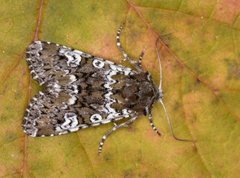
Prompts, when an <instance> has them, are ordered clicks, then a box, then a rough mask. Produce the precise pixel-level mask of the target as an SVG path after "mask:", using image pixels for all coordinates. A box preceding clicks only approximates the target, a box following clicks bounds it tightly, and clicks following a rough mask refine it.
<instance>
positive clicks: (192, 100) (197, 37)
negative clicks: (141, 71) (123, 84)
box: [0, 0, 240, 178]
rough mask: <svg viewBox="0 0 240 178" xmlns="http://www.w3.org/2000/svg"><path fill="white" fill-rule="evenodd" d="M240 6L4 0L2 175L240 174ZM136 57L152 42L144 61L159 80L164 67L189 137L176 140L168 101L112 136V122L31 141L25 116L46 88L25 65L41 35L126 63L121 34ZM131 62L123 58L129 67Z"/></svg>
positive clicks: (176, 113)
mask: <svg viewBox="0 0 240 178" xmlns="http://www.w3.org/2000/svg"><path fill="white" fill-rule="evenodd" d="M239 13H240V3H239V2H238V1H236V0H219V1H215V0H208V1H201V0H196V1H187V0H128V1H123V0H116V1H106V0H103V1H87V0H74V1H66V0H65V1H64V0H62V1H57V0H49V1H36V0H34V1H29V0H22V1H3V2H1V6H0V14H1V17H0V26H1V31H0V64H1V65H0V81H1V85H0V127H1V129H0V153H1V154H0V177H31V178H32V177H66V178H70V177H73V178H74V177H88V178H89V177H90V178H91V177H114V178H117V177H126V178H130V177H169V178H170V177H171V178H173V177H204V178H205V177H238V175H239V167H240V162H239V160H240V159H239V150H240V144H239V143H240V136H239V131H240V125H239V121H240V110H239V106H240V92H239V91H240V64H239V61H240V47H239V43H240V17H239ZM123 22H125V23H126V25H125V29H124V32H123V34H122V36H121V38H122V42H123V46H124V48H125V49H126V51H128V53H129V54H130V55H131V56H133V57H135V58H137V57H138V56H139V54H140V53H141V51H142V50H143V49H144V48H145V56H144V59H143V67H144V68H145V69H146V70H147V71H149V72H150V73H151V74H152V75H153V78H154V81H155V83H156V84H157V83H159V68H158V62H157V55H156V51H155V41H156V39H157V37H158V36H159V35H160V36H161V40H160V45H159V49H160V51H161V56H162V64H163V78H164V80H163V88H164V94H165V97H164V100H165V104H166V106H167V108H168V112H169V115H170V116H171V118H172V120H173V121H174V131H175V133H176V135H178V136H179V137H181V138H190V139H194V140H197V142H196V144H195V145H193V144H191V143H187V142H178V141H176V140H174V139H173V138H172V137H171V134H170V132H169V129H168V125H167V122H166V120H165V117H164V113H163V110H162V108H161V106H160V104H158V103H157V104H155V105H154V108H153V114H154V115H153V116H154V117H153V118H154V121H155V123H156V125H157V126H158V127H159V128H161V130H162V132H163V133H165V134H164V136H162V137H158V135H156V134H155V133H154V132H153V131H152V129H151V127H150V126H149V122H148V119H147V118H146V117H140V118H139V119H138V120H137V121H136V122H135V123H134V124H133V125H132V126H131V127H130V128H125V129H122V130H119V131H118V132H116V133H114V134H113V135H112V136H111V137H109V139H108V140H107V141H106V144H105V145H104V149H103V153H102V155H101V156H98V155H97V148H98V143H99V141H100V139H101V137H102V135H103V134H104V133H105V132H106V131H107V130H109V129H110V128H111V127H112V124H108V125H103V126H101V127H94V128H88V129H85V130H81V131H79V132H76V133H72V134H68V135H64V136H59V137H48V138H47V137H45V138H30V137H28V136H26V135H25V134H24V133H23V132H22V128H21V122H22V119H23V115H24V112H25V108H26V107H27V105H28V102H29V99H30V98H31V97H32V96H33V95H35V94H36V93H37V92H38V91H40V90H42V88H40V87H39V85H38V83H37V82H35V81H34V80H33V79H32V78H31V76H30V72H29V70H28V67H27V64H26V62H25V49H26V47H27V46H28V44H29V43H30V42H31V41H32V40H33V39H36V38H39V39H41V40H46V41H52V42H56V43H59V44H64V45H67V46H71V47H74V48H76V49H80V50H83V51H85V52H88V53H91V54H93V55H95V56H100V57H103V58H106V59H110V60H112V61H115V62H117V63H122V56H121V54H120V52H119V51H118V49H117V47H116V44H115V36H116V31H117V29H118V27H119V26H120V24H122V23H123ZM123 64H124V63H123Z"/></svg>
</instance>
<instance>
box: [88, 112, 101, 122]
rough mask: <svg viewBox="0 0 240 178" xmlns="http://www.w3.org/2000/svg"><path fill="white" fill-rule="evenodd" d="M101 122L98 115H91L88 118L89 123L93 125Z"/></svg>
mask: <svg viewBox="0 0 240 178" xmlns="http://www.w3.org/2000/svg"><path fill="white" fill-rule="evenodd" d="M101 120H102V116H101V115H100V114H93V115H92V116H91V117H90V121H91V122H93V123H95V122H99V121H101Z"/></svg>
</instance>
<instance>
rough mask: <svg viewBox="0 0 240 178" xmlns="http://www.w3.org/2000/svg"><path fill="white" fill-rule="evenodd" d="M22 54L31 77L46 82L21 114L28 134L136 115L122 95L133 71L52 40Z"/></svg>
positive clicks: (60, 131) (52, 132) (62, 130)
mask: <svg viewBox="0 0 240 178" xmlns="http://www.w3.org/2000/svg"><path fill="white" fill-rule="evenodd" d="M26 53H27V62H28V64H29V68H30V70H31V74H32V76H33V78H34V79H35V80H37V81H38V82H39V83H40V85H43V86H44V91H43V92H40V93H39V94H38V95H36V96H35V97H34V98H33V99H32V100H31V102H30V104H29V107H28V109H27V111H26V114H25V117H24V121H23V128H24V131H25V132H26V133H27V134H28V135H30V136H33V137H35V136H54V135H61V134H65V133H68V132H74V131H77V130H79V129H81V128H86V127H89V126H97V125H100V124H105V123H109V122H112V121H114V120H119V119H121V118H123V117H125V118H130V117H133V116H135V115H136V111H134V110H131V109H130V108H129V107H126V104H127V103H126V100H125V99H124V98H123V96H122V95H121V94H120V93H121V92H120V91H122V90H123V88H126V87H125V86H126V82H127V81H128V80H130V78H131V76H134V75H136V74H137V72H136V71H134V70H132V69H130V68H126V67H123V66H121V65H116V64H114V63H113V62H110V61H108V60H104V59H102V58H98V57H94V56H92V55H90V54H87V53H84V52H82V51H79V50H75V49H72V48H69V47H66V46H62V45H58V44H55V43H50V42H43V41H34V42H33V43H32V44H30V45H29V47H28V48H27V52H26ZM125 93H126V94H127V93H128V92H126V91H125Z"/></svg>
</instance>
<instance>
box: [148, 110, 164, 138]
mask: <svg viewBox="0 0 240 178" xmlns="http://www.w3.org/2000/svg"><path fill="white" fill-rule="evenodd" d="M148 120H149V122H150V125H151V127H152V129H153V131H154V132H156V133H157V134H158V135H159V136H161V135H162V133H161V132H160V131H159V130H158V128H157V127H156V126H155V124H154V123H153V118H152V113H149V114H148Z"/></svg>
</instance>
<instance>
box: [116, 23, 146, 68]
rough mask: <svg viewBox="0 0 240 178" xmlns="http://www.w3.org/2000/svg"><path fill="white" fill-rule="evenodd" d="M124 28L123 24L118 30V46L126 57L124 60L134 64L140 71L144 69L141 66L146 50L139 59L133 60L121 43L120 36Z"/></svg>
mask: <svg viewBox="0 0 240 178" xmlns="http://www.w3.org/2000/svg"><path fill="white" fill-rule="evenodd" d="M122 30H123V26H120V27H119V29H118V31H117V37H116V39H117V47H118V49H119V50H120V52H121V53H122V55H123V57H124V59H123V60H124V61H126V60H127V61H128V62H129V63H130V64H132V65H133V66H134V67H135V68H136V69H137V70H138V71H141V72H142V71H143V69H142V67H141V63H142V58H143V56H144V51H142V52H141V54H140V56H139V58H138V60H133V59H131V58H130V57H129V56H128V54H127V53H126V52H125V50H124V48H123V47H122V45H121V41H120V36H121V32H122Z"/></svg>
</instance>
